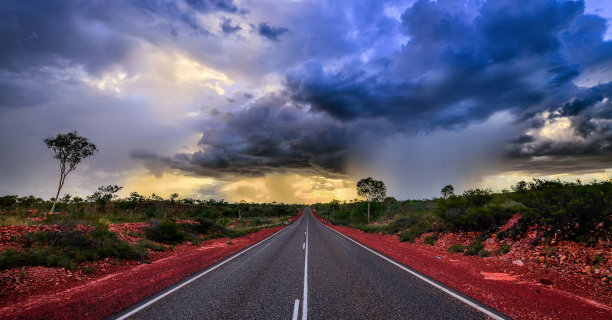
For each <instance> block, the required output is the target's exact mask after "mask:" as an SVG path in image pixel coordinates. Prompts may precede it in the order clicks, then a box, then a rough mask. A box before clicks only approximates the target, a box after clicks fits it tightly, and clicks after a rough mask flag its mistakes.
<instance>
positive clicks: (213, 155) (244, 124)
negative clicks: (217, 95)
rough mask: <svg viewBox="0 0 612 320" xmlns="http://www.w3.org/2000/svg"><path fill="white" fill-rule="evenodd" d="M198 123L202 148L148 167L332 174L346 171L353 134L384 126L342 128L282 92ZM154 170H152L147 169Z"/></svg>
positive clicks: (152, 158)
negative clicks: (200, 130)
mask: <svg viewBox="0 0 612 320" xmlns="http://www.w3.org/2000/svg"><path fill="white" fill-rule="evenodd" d="M201 127H203V128H206V129H205V130H204V131H203V137H202V139H201V140H200V142H199V144H200V145H201V146H202V147H203V150H202V151H198V152H195V153H194V154H178V155H175V156H174V157H173V158H171V159H161V158H160V157H158V156H156V155H153V154H145V153H138V154H133V155H132V156H133V157H135V158H139V159H145V160H146V162H145V163H148V165H149V166H151V168H158V167H159V165H160V164H164V165H166V167H171V168H175V169H182V170H185V171H190V172H194V173H198V174H203V175H208V176H224V175H236V174H238V175H245V176H261V175H265V174H268V173H273V172H279V171H280V172H288V171H291V172H295V171H303V172H309V173H316V174H325V175H328V176H334V175H338V174H342V173H344V172H345V169H346V168H345V165H346V161H347V157H348V156H349V149H350V147H351V146H352V145H353V144H354V143H355V137H357V136H361V135H364V134H367V133H368V132H370V131H377V130H384V129H383V128H384V127H383V126H381V125H380V124H377V123H375V122H373V121H369V122H364V123H361V127H363V128H360V126H359V125H357V123H355V125H353V126H345V125H344V124H343V123H341V122H339V121H337V120H334V119H331V118H330V117H328V116H325V115H321V114H318V115H317V114H313V113H310V112H309V111H308V110H306V109H304V108H302V107H300V106H296V105H293V104H292V103H291V102H290V101H289V100H288V99H287V97H284V96H282V95H280V96H279V95H268V96H265V97H263V98H260V99H258V100H257V101H254V102H253V103H252V104H250V105H249V106H248V107H246V108H244V109H241V110H239V111H236V112H233V113H218V114H217V115H215V116H213V117H211V118H209V119H207V120H205V121H204V122H203V123H202V124H201ZM151 170H152V171H153V172H156V171H155V170H153V169H151Z"/></svg>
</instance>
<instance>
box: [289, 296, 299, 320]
mask: <svg viewBox="0 0 612 320" xmlns="http://www.w3.org/2000/svg"><path fill="white" fill-rule="evenodd" d="M298 310H300V299H295V303H294V304H293V318H291V319H293V320H298Z"/></svg>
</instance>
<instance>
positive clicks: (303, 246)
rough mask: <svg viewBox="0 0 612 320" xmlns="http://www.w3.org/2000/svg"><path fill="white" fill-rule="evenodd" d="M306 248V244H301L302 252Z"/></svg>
mask: <svg viewBox="0 0 612 320" xmlns="http://www.w3.org/2000/svg"><path fill="white" fill-rule="evenodd" d="M305 248H306V242H304V243H302V250H304V249H305Z"/></svg>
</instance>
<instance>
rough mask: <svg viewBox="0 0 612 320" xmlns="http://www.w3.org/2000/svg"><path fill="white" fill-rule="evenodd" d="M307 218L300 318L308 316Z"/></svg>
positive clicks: (303, 318) (304, 318)
mask: <svg viewBox="0 0 612 320" xmlns="http://www.w3.org/2000/svg"><path fill="white" fill-rule="evenodd" d="M311 212H312V211H311ZM308 220H309V219H306V242H305V243H306V250H305V251H304V293H303V297H302V299H303V303H302V320H306V319H307V318H308Z"/></svg>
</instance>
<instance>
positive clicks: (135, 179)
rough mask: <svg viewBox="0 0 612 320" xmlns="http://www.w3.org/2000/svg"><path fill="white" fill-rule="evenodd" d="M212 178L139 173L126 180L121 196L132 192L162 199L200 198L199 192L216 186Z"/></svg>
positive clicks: (166, 173) (177, 174)
mask: <svg viewBox="0 0 612 320" xmlns="http://www.w3.org/2000/svg"><path fill="white" fill-rule="evenodd" d="M216 183H217V182H216V181H215V179H213V178H207V177H192V176H185V175H182V174H179V173H169V172H165V173H164V174H163V175H162V176H161V177H159V178H157V177H155V176H154V175H153V174H150V173H144V172H143V173H141V174H137V175H134V176H131V177H129V178H127V179H126V180H125V182H124V187H123V190H121V191H122V192H121V196H122V197H126V196H128V195H129V194H130V192H132V191H136V192H138V193H140V194H141V195H146V196H150V195H151V194H152V193H155V194H157V195H159V196H161V197H163V198H167V197H169V196H170V195H171V194H172V193H178V194H179V196H180V197H181V198H196V199H197V198H201V197H202V194H201V193H200V192H199V190H201V189H203V188H209V187H212V186H215V185H216Z"/></svg>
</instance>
